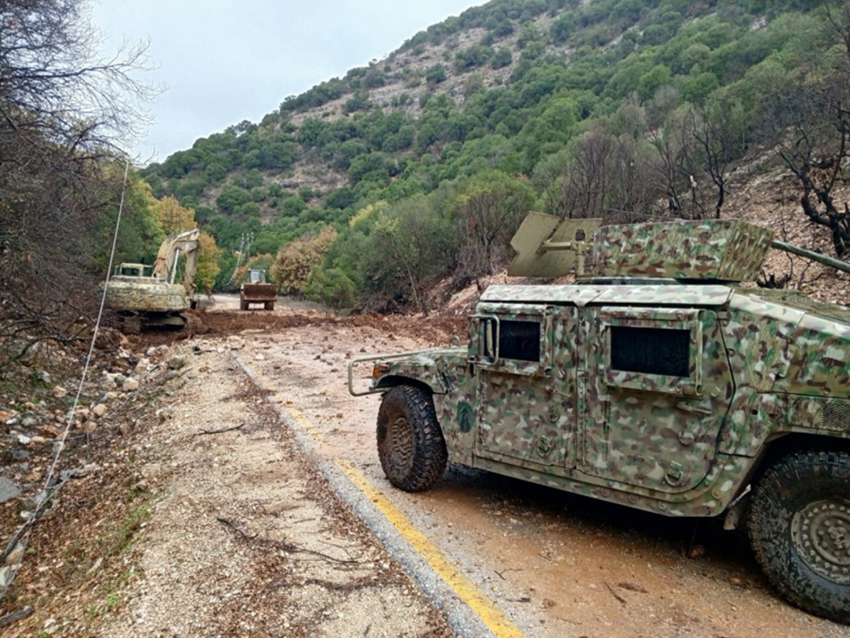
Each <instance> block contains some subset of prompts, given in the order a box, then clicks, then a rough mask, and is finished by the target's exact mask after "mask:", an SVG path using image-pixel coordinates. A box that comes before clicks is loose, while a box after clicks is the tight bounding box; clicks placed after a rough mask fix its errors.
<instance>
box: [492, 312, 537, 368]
mask: <svg viewBox="0 0 850 638" xmlns="http://www.w3.org/2000/svg"><path fill="white" fill-rule="evenodd" d="M499 357H501V358H502V359H516V360H518V361H535V362H538V361H540V323H539V322H537V321H505V320H502V321H501V322H500V329H499Z"/></svg>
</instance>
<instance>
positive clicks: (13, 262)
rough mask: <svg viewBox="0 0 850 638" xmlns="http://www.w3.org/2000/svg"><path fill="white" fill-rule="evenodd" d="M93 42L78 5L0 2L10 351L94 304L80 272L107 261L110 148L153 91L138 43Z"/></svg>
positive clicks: (1, 293) (116, 180) (0, 209)
mask: <svg viewBox="0 0 850 638" xmlns="http://www.w3.org/2000/svg"><path fill="white" fill-rule="evenodd" d="M98 44H99V34H98V33H97V31H96V30H95V29H94V28H93V27H92V26H91V23H90V21H89V19H88V15H87V3H86V2H84V1H83V0H40V1H38V2H32V1H30V0H6V1H4V2H2V3H0V246H2V247H0V272H2V273H3V276H2V277H0V298H2V299H3V304H2V305H0V335H2V338H3V339H2V341H3V343H4V344H6V345H7V346H8V345H9V344H12V343H13V342H16V341H17V339H18V337H21V336H23V335H27V336H28V338H29V341H27V342H26V343H25V346H24V347H28V344H30V343H33V342H34V341H37V340H38V339H40V338H45V337H48V338H56V339H61V338H64V336H63V335H64V334H65V333H64V328H65V327H67V326H70V325H71V324H72V323H73V322H75V321H76V320H77V319H78V318H79V317H80V316H81V315H83V316H87V315H88V316H90V313H91V312H92V311H93V309H94V303H93V302H94V299H93V297H95V295H94V294H92V293H93V292H94V291H96V290H97V287H96V285H95V284H94V282H93V281H92V279H91V276H90V274H91V273H90V272H89V271H88V268H89V267H91V266H92V265H94V264H98V265H100V264H103V263H105V260H104V259H102V255H103V254H104V253H106V252H107V251H108V247H109V245H110V244H111V242H109V243H105V244H102V243H100V242H98V241H95V240H94V239H95V238H97V239H103V237H104V235H108V234H109V233H108V232H107V231H106V228H105V226H106V224H105V220H106V219H107V217H109V216H111V215H112V214H113V212H114V213H115V214H117V202H118V200H119V199H120V194H121V190H122V186H123V174H124V170H123V169H124V163H123V162H121V163H120V164H121V165H120V167H119V166H115V164H114V162H115V159H116V158H117V157H119V156H120V155H121V154H120V152H119V151H118V144H119V143H120V142H121V141H122V140H123V139H124V138H125V137H127V136H129V135H131V134H133V133H134V132H135V131H137V130H138V128H139V125H140V124H142V123H143V122H144V119H145V118H144V113H142V111H141V107H142V105H143V103H144V100H145V99H148V98H151V97H152V96H153V94H154V93H155V91H154V90H153V89H151V88H150V87H148V86H145V85H143V84H140V83H138V82H137V81H135V80H133V78H132V76H131V74H132V72H133V71H135V70H137V69H140V68H142V67H143V66H144V54H145V46H144V45H142V46H139V47H135V48H127V47H124V48H122V50H120V51H119V52H118V53H117V54H116V55H115V56H114V57H113V58H111V59H110V60H107V61H103V60H101V59H99V58H98V56H97V54H96V50H97V45H98ZM112 219H114V217H112ZM142 226H144V224H142ZM130 228H132V226H131V227H130ZM145 232H146V231H145ZM110 239H111V237H110ZM98 274H102V272H101V273H98Z"/></svg>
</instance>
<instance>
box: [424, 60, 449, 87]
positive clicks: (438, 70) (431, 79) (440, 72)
mask: <svg viewBox="0 0 850 638" xmlns="http://www.w3.org/2000/svg"><path fill="white" fill-rule="evenodd" d="M446 77H447V76H446V67H444V66H443V65H442V64H435V65H434V66H431V67H428V70H427V71H426V72H425V81H426V82H427V83H428V84H439V83H440V82H445V80H446Z"/></svg>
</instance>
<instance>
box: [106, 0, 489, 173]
mask: <svg viewBox="0 0 850 638" xmlns="http://www.w3.org/2000/svg"><path fill="white" fill-rule="evenodd" d="M480 4H484V1H483V0H477V1H475V0H358V1H355V0H347V1H346V0H303V1H293V0H279V1H277V2H275V1H273V0H241V1H236V0H94V4H93V11H92V19H93V22H94V24H95V26H97V27H98V28H99V29H100V30H101V31H102V32H103V34H104V36H106V37H107V40H106V42H105V43H104V51H105V52H114V51H115V49H116V48H117V47H118V46H119V45H120V44H121V41H122V40H123V39H124V38H127V39H129V40H130V41H133V42H135V41H138V40H147V39H149V40H150V49H149V55H150V60H151V62H152V63H154V64H155V65H157V66H158V68H157V69H156V70H155V71H153V72H150V73H146V74H144V78H145V79H148V80H150V81H151V82H152V83H154V84H165V85H167V87H168V88H167V90H166V91H165V92H164V93H163V94H162V95H161V96H160V97H159V98H158V99H157V101H156V102H155V103H154V104H153V105H152V106H151V108H150V110H151V112H152V114H153V116H154V118H155V123H154V124H153V125H152V126H151V127H150V129H149V131H148V135H147V139H146V140H144V141H143V142H142V143H140V144H139V145H138V146H137V147H136V148H134V149H128V150H129V151H131V152H132V153H133V154H134V155H135V156H136V159H137V160H138V161H147V160H148V159H150V158H152V157H153V158H154V159H155V160H156V161H162V160H164V159H165V158H166V157H168V155H170V154H171V153H173V152H174V151H178V150H183V149H187V148H191V146H192V144H193V142H194V141H195V140H196V139H198V138H199V137H204V136H206V135H209V134H211V133H216V132H220V131H223V130H224V129H225V128H226V127H228V126H229V125H231V124H236V123H238V122H241V121H242V120H245V119H248V120H251V121H253V122H258V121H259V120H260V119H262V117H263V116H264V115H265V114H266V113H269V112H270V111H273V110H274V109H276V108H277V107H278V106H279V105H280V103H281V102H282V101H283V99H284V98H285V97H286V96H287V95H291V94H298V93H302V92H303V91H305V90H307V89H309V88H310V87H312V86H313V85H315V84H317V83H318V82H321V81H323V80H327V79H329V78H331V77H334V76H342V75H344V74H345V72H346V71H348V69H350V68H352V67H356V66H365V65H367V64H368V63H369V61H370V60H372V59H374V58H378V59H380V58H382V57H384V56H385V55H387V54H389V53H390V52H392V51H393V50H395V49H396V48H398V46H399V45H401V44H402V42H404V41H405V40H406V39H407V38H409V37H411V36H412V35H414V34H415V33H416V32H417V31H420V30H422V29H425V28H427V27H428V26H430V25H432V24H434V23H436V22H440V21H442V20H444V19H445V18H447V17H449V16H450V15H458V14H460V13H461V12H463V11H464V10H465V9H467V8H469V7H471V6H475V5H480Z"/></svg>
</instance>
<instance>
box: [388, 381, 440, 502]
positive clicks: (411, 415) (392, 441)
mask: <svg viewBox="0 0 850 638" xmlns="http://www.w3.org/2000/svg"><path fill="white" fill-rule="evenodd" d="M378 457H379V458H380V460H381V467H382V468H383V469H384V474H386V476H387V478H388V479H389V481H390V483H392V484H393V485H394V486H395V487H397V488H399V489H402V490H405V491H407V492H421V491H423V490H427V489H428V488H430V487H431V486H433V485H434V484H435V483H436V482H437V481H439V480H440V479H441V478H442V476H443V472H444V471H445V469H446V460H447V458H448V454H447V452H446V442H445V441H444V440H443V433H442V432H441V431H440V424H439V423H438V422H437V414H436V412H435V411H434V402H433V400H432V399H431V397H430V396H429V395H428V393H426V392H425V391H424V390H422V389H421V388H417V387H414V386H409V385H402V386H398V387H395V388H393V389H392V390H390V391H389V392H387V393H386V394H385V395H384V400H383V402H382V403H381V408H380V410H378Z"/></svg>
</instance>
